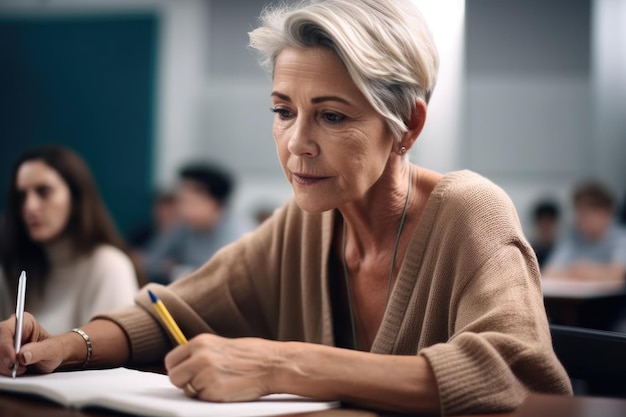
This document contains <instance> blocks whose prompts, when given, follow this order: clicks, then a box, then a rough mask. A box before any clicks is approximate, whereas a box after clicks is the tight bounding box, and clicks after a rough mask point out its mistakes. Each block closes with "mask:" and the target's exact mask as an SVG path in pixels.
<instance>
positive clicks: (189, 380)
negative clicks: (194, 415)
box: [165, 334, 282, 402]
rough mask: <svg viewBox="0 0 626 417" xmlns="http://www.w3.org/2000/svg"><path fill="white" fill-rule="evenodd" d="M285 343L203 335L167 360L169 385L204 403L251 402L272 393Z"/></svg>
mask: <svg viewBox="0 0 626 417" xmlns="http://www.w3.org/2000/svg"><path fill="white" fill-rule="evenodd" d="M281 345H282V343H280V342H275V341H269V340H264V339H257V338H242V339H227V338H223V337H220V336H216V335H212V334H203V335H200V336H197V337H195V338H193V339H192V340H191V341H189V343H187V344H185V345H181V346H178V347H176V348H175V349H174V350H172V351H171V352H170V353H168V354H167V356H166V357H165V368H166V369H167V373H168V375H169V378H170V381H172V384H174V385H175V386H177V387H179V388H182V389H183V390H184V391H185V394H186V395H187V396H190V397H198V398H200V399H202V400H205V401H217V402H233V401H252V400H256V399H258V398H260V397H261V396H263V395H266V394H270V393H272V385H273V383H272V381H273V376H274V372H273V371H274V369H275V366H276V364H277V363H279V362H280V359H279V358H280V350H281V348H280V347H281Z"/></svg>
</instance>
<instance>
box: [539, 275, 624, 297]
mask: <svg viewBox="0 0 626 417" xmlns="http://www.w3.org/2000/svg"><path fill="white" fill-rule="evenodd" d="M541 287H542V290H543V295H544V297H551V298H573V299H581V300H582V299H588V298H599V297H607V296H613V295H620V294H624V290H625V289H626V284H625V283H624V281H623V280H619V281H579V280H570V279H559V278H543V279H542V280H541Z"/></svg>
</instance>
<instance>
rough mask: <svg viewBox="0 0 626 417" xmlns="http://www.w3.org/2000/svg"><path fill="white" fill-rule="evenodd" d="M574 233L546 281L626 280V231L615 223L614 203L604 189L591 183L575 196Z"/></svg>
mask: <svg viewBox="0 0 626 417" xmlns="http://www.w3.org/2000/svg"><path fill="white" fill-rule="evenodd" d="M573 202H574V211H575V228H574V230H573V231H572V232H571V233H570V234H569V235H568V236H567V237H566V238H565V239H563V240H562V241H561V242H559V244H558V245H557V247H556V248H555V251H554V253H553V255H552V256H551V257H550V259H549V260H548V263H547V265H546V269H545V274H544V275H545V276H546V277H561V278H572V279H581V280H620V279H624V278H625V277H626V231H624V229H622V228H621V227H619V226H618V225H617V224H616V223H615V222H614V216H613V212H614V208H615V203H614V199H613V196H612V195H611V193H610V192H609V191H608V190H607V189H606V188H605V187H604V186H603V185H602V184H599V183H595V182H588V183H585V184H582V185H580V186H579V187H578V188H576V190H575V191H574V195H573Z"/></svg>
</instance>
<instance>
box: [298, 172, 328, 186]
mask: <svg viewBox="0 0 626 417" xmlns="http://www.w3.org/2000/svg"><path fill="white" fill-rule="evenodd" d="M292 175H293V180H294V181H295V182H297V183H298V184H300V185H313V184H317V183H320V182H322V181H324V180H327V179H328V178H330V177H318V176H315V175H308V174H296V173H295V172H294V173H292Z"/></svg>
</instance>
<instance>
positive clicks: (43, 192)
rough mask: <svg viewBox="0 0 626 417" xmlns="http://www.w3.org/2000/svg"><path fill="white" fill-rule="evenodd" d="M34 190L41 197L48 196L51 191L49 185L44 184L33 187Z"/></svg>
mask: <svg viewBox="0 0 626 417" xmlns="http://www.w3.org/2000/svg"><path fill="white" fill-rule="evenodd" d="M35 191H36V192H37V195H38V196H39V197H40V198H43V199H45V198H46V197H48V196H49V195H50V192H51V190H50V187H46V186H44V187H37V188H36V189H35Z"/></svg>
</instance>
